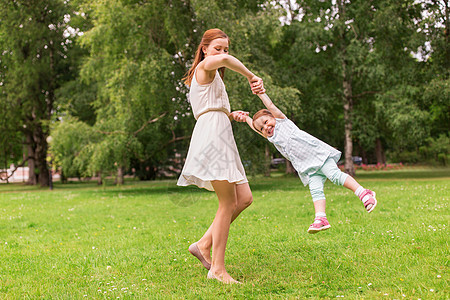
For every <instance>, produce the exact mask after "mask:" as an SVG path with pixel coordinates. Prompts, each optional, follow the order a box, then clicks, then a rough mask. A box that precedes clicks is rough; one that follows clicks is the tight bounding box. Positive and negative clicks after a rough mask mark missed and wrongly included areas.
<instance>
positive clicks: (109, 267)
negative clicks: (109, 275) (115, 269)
mask: <svg viewBox="0 0 450 300" xmlns="http://www.w3.org/2000/svg"><path fill="white" fill-rule="evenodd" d="M109 269H111V266H106V270H109ZM108 284H109V283H108Z"/></svg>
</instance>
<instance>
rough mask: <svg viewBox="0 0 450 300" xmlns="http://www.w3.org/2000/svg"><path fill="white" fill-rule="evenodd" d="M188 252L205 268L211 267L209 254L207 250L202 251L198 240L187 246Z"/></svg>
mask: <svg viewBox="0 0 450 300" xmlns="http://www.w3.org/2000/svg"><path fill="white" fill-rule="evenodd" d="M189 252H190V253H191V254H192V255H194V256H195V257H196V258H197V259H198V260H199V261H200V262H201V263H202V264H203V266H204V267H205V268H206V269H207V270H209V269H211V263H210V261H211V254H210V252H209V251H207V250H206V251H205V250H203V251H202V248H201V247H200V246H199V244H198V242H197V243H193V244H192V245H190V246H189Z"/></svg>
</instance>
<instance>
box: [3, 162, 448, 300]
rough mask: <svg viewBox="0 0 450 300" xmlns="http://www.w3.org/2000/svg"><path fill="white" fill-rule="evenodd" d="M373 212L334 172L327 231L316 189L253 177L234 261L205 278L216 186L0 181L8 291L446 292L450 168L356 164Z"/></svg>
mask: <svg viewBox="0 0 450 300" xmlns="http://www.w3.org/2000/svg"><path fill="white" fill-rule="evenodd" d="M357 179H358V180H359V182H360V183H361V184H362V185H363V186H364V187H368V188H371V189H373V190H375V191H376V192H377V198H378V201H379V204H378V206H377V208H376V210H375V211H374V212H373V213H371V214H367V213H366V212H364V210H363V206H362V204H361V203H360V202H359V200H358V199H357V198H356V196H354V195H353V194H352V193H351V192H350V191H348V190H346V189H345V188H343V187H338V186H335V185H333V184H331V183H330V182H327V184H326V187H325V188H326V190H325V192H326V195H327V198H328V200H327V204H328V207H327V215H328V219H329V221H330V223H331V225H332V227H331V229H330V230H328V231H326V232H322V233H318V234H316V235H309V234H307V233H306V230H307V228H308V226H309V224H310V223H311V222H312V220H313V216H314V213H313V204H312V202H311V199H310V194H309V190H308V189H307V188H306V187H303V185H302V184H301V182H300V180H299V179H298V178H294V177H284V176H279V177H276V178H272V179H270V178H250V185H251V188H252V191H253V195H254V203H253V204H252V206H250V207H249V208H248V209H247V210H246V211H244V212H243V213H242V215H241V216H240V217H239V218H238V219H237V220H236V221H235V222H234V223H233V225H232V227H231V229H230V238H229V241H228V246H227V255H226V264H227V268H228V271H229V273H230V274H231V275H232V276H234V277H235V278H236V279H238V280H240V281H242V282H243V283H244V284H243V285H239V286H238V285H231V286H228V285H222V284H220V283H218V282H215V281H209V280H207V279H206V273H207V272H206V270H205V269H204V268H203V267H202V266H201V264H200V263H199V262H198V261H197V260H196V259H195V258H194V257H192V256H191V255H190V254H189V252H188V251H187V248H188V246H189V244H190V243H192V242H193V241H195V240H197V239H198V238H200V237H201V236H202V234H203V233H204V232H205V230H206V229H207V227H208V226H209V225H210V223H211V221H212V219H213V216H214V214H215V211H216V209H217V200H216V197H215V194H214V193H212V192H207V191H203V190H199V189H196V188H178V187H176V186H175V181H156V182H136V181H132V182H127V184H126V185H124V186H121V187H117V186H112V185H111V186H103V187H97V186H96V185H95V183H72V184H66V185H61V184H56V185H55V190H53V191H48V190H47V189H40V188H35V187H28V186H23V185H20V184H9V185H6V184H2V185H0V299H18V298H21V299H36V298H44V299H83V298H89V299H92V298H95V299H109V298H110V299H116V298H117V297H119V298H127V299H128V298H130V299H131V298H136V299H147V298H150V299H168V298H169V299H171V298H176V299H179V298H182V299H183V298H184V299H220V298H224V299H231V298H233V299H234V298H235V299H286V298H288V299H304V298H312V299H319V298H324V299H328V298H329V299H331V298H341V297H340V296H344V297H345V298H347V299H363V298H364V299H419V298H421V299H448V298H449V287H448V279H449V272H448V259H449V248H448V241H449V240H448V232H447V231H448V227H449V207H448V202H449V195H450V187H449V183H450V170H449V169H428V170H426V169H423V170H407V171H390V172H360V173H358V177H357Z"/></svg>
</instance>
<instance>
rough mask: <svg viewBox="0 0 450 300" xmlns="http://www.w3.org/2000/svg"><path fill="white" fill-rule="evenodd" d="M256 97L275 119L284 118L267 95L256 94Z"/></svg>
mask: <svg viewBox="0 0 450 300" xmlns="http://www.w3.org/2000/svg"><path fill="white" fill-rule="evenodd" d="M258 97H259V98H260V99H261V101H262V102H263V103H264V105H265V106H266V107H267V109H268V110H269V111H270V113H271V114H272V115H273V116H274V117H275V118H277V119H285V118H286V116H285V115H284V114H283V112H281V110H279V109H278V107H276V106H275V104H273V102H272V100H270V98H269V96H267V94H258Z"/></svg>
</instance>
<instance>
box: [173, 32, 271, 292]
mask: <svg viewBox="0 0 450 300" xmlns="http://www.w3.org/2000/svg"><path fill="white" fill-rule="evenodd" d="M228 47H229V38H228V36H227V35H226V34H225V33H224V32H223V31H221V30H219V29H210V30H207V31H206V32H205V33H204V35H203V38H202V40H201V42H200V45H199V46H198V48H197V52H196V54H195V59H194V63H193V65H192V67H191V68H190V70H189V71H188V72H187V75H186V77H185V78H184V80H185V83H186V84H187V85H189V86H190V91H189V99H190V102H191V106H192V111H193V113H194V117H195V119H196V120H197V123H196V124H195V127H194V131H193V133H192V138H191V143H190V146H189V151H188V154H187V157H186V162H185V165H184V167H183V171H182V172H181V175H180V178H179V180H178V183H177V184H178V185H180V186H187V185H190V184H194V185H197V186H198V187H200V188H206V189H208V190H211V191H215V192H216V195H217V198H218V199H219V208H218V210H217V213H216V216H215V218H214V221H213V223H212V224H211V226H210V227H209V229H208V230H207V231H206V233H205V234H204V235H203V237H202V238H201V239H200V240H199V241H198V242H196V243H194V244H192V245H191V246H190V247H189V251H190V252H191V253H192V254H193V255H194V256H196V257H197V258H198V259H199V260H200V261H201V262H202V264H203V265H204V266H205V268H207V269H209V272H208V276H207V277H208V278H210V279H217V280H218V281H221V282H223V283H238V281H236V280H234V279H233V278H232V277H231V276H230V275H229V274H228V272H227V271H226V269H225V248H226V244H227V239H228V232H229V229H230V224H231V222H233V221H234V220H235V219H236V217H237V216H238V215H239V214H240V213H241V212H242V211H243V210H244V209H245V208H247V207H248V206H249V205H250V204H251V203H252V201H253V196H252V192H251V190H250V187H249V185H248V181H247V177H246V175H245V170H244V167H243V166H242V162H241V159H240V157H239V153H238V150H237V147H236V143H235V141H234V137H233V131H232V128H231V122H230V119H231V118H233V117H234V114H237V113H239V112H234V113H233V114H231V113H230V111H231V110H230V103H229V100H228V95H227V92H226V90H225V85H224V83H223V81H222V79H223V76H224V72H225V68H228V69H230V70H233V71H235V72H238V73H240V74H242V75H243V76H245V77H246V78H247V79H248V82H249V84H250V87H251V89H252V92H253V93H254V94H262V93H264V92H265V90H264V85H263V81H262V79H261V78H259V77H258V76H256V75H254V74H253V73H252V72H250V71H249V70H248V69H247V68H246V67H245V66H244V65H243V64H242V63H241V62H240V61H239V60H238V59H236V58H235V57H233V56H231V55H229V54H228ZM211 248H212V257H211V255H210V251H211Z"/></svg>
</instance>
